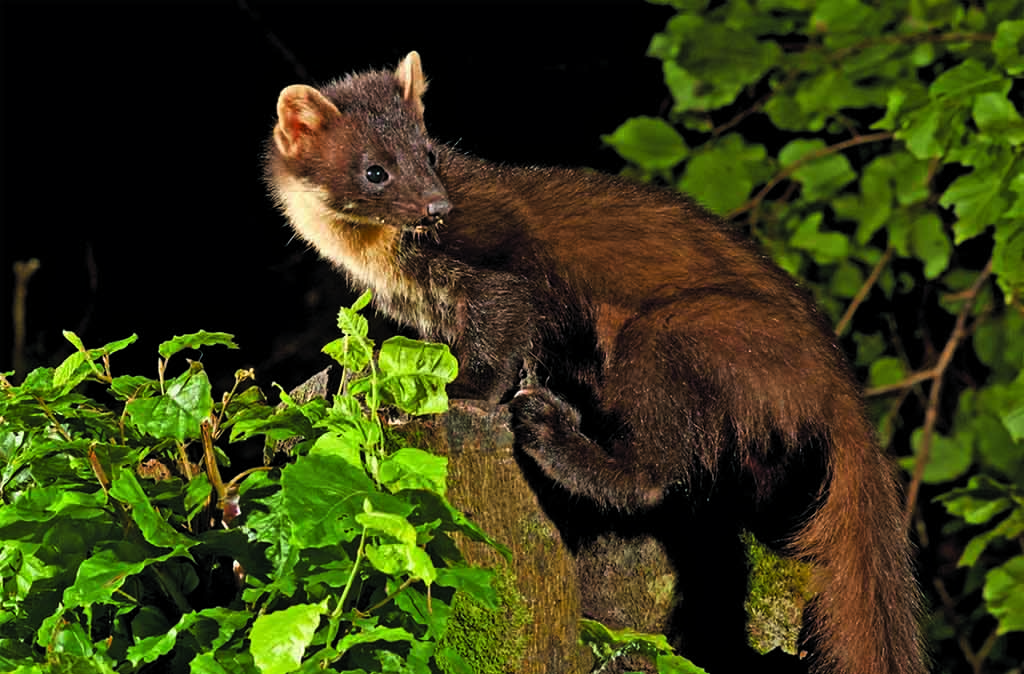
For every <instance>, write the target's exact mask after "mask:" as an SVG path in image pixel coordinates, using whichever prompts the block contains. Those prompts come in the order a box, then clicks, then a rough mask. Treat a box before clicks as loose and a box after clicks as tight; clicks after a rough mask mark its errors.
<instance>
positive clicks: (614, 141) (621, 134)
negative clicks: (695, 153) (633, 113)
mask: <svg viewBox="0 0 1024 674" xmlns="http://www.w3.org/2000/svg"><path fill="white" fill-rule="evenodd" d="M601 140H603V141H604V142H605V143H607V144H608V145H610V146H612V148H614V149H615V151H616V152H618V153H619V155H620V156H621V157H622V158H623V159H625V160H627V161H630V162H633V163H634V164H636V165H637V166H640V167H642V168H644V169H647V170H650V171H666V170H670V169H672V168H674V167H675V166H676V165H677V164H679V162H681V161H683V160H684V159H685V158H686V156H687V155H688V154H689V148H688V147H687V146H686V143H685V142H684V141H683V137H682V136H680V135H679V132H678V131H676V130H675V129H674V128H672V126H671V125H669V124H668V122H666V121H665V120H663V119H660V118H657V117H633V118H632V119H628V120H626V121H625V122H624V123H623V124H622V125H621V126H619V128H617V129H616V130H615V131H613V132H612V133H610V134H606V135H604V136H601Z"/></svg>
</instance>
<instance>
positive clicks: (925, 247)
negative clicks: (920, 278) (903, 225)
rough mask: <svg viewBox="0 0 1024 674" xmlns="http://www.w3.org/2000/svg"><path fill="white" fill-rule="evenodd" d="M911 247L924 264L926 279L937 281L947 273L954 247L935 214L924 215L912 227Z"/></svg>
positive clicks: (915, 220)
mask: <svg viewBox="0 0 1024 674" xmlns="http://www.w3.org/2000/svg"><path fill="white" fill-rule="evenodd" d="M910 246H911V248H912V249H913V251H914V254H915V255H916V256H917V258H918V259H919V260H921V262H923V263H924V277H925V278H926V279H929V280H931V279H936V278H938V277H939V276H941V275H942V273H943V272H945V271H946V268H947V267H948V266H949V259H950V257H951V256H952V255H953V245H952V243H950V241H949V237H948V236H946V231H945V228H944V227H943V224H942V220H941V219H940V218H939V216H938V215H936V214H935V213H922V214H921V215H919V216H918V217H917V218H915V219H914V220H913V222H912V223H911V225H910Z"/></svg>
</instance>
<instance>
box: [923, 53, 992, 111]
mask: <svg viewBox="0 0 1024 674" xmlns="http://www.w3.org/2000/svg"><path fill="white" fill-rule="evenodd" d="M1010 84H1011V83H1010V80H1008V79H1007V78H1006V77H1004V76H1003V75H1002V74H1001V73H998V72H996V71H993V70H989V69H988V68H986V67H985V65H984V64H983V63H981V62H980V61H978V60H977V59H973V58H969V59H966V60H965V61H963V62H962V63H959V64H957V65H955V66H953V67H952V68H950V69H949V70H947V71H946V72H944V73H942V74H941V75H939V76H938V77H937V78H935V81H934V82H932V84H931V86H930V87H929V88H928V95H929V96H931V97H932V98H933V99H945V100H949V101H953V102H956V103H959V104H961V105H964V104H967V103H969V102H970V101H971V100H972V97H973V96H974V95H975V94H980V93H983V92H987V91H999V92H1001V93H1003V94H1004V95H1005V94H1006V92H1007V91H1009V89H1010Z"/></svg>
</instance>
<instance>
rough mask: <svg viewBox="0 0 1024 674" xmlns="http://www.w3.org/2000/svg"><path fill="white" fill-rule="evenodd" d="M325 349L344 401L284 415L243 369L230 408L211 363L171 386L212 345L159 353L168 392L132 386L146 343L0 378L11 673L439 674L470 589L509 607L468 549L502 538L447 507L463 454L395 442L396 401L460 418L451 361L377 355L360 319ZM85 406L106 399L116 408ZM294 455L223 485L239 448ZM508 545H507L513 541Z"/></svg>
mask: <svg viewBox="0 0 1024 674" xmlns="http://www.w3.org/2000/svg"><path fill="white" fill-rule="evenodd" d="M368 301H369V296H368V295H366V296H364V297H362V298H360V300H359V301H358V302H357V303H356V305H355V306H354V307H353V308H352V309H343V310H342V311H341V313H340V315H339V321H338V322H339V327H340V328H341V329H342V332H343V333H344V336H343V337H342V338H340V339H339V340H338V341H336V342H334V343H332V344H331V345H329V346H328V347H327V349H326V350H327V351H328V352H329V353H330V354H331V355H332V356H333V357H335V358H336V359H337V360H338V361H339V362H341V363H342V364H343V365H344V366H345V367H346V368H347V370H346V373H345V375H344V378H343V382H342V386H341V388H340V390H339V391H338V392H337V393H336V394H335V395H334V396H333V397H332V398H331V400H325V399H324V398H322V397H320V398H312V399H310V400H308V401H306V402H302V403H299V402H296V401H295V400H293V399H292V397H291V396H289V395H287V394H285V393H284V392H282V393H281V399H282V403H281V404H280V405H279V406H277V407H272V406H270V405H268V404H267V403H266V402H265V400H264V396H263V393H262V392H261V391H260V390H259V389H258V388H257V387H255V386H251V387H249V388H245V389H244V390H243V389H242V384H243V383H245V382H246V381H247V380H249V379H252V378H253V373H252V371H240V372H238V373H237V374H236V377H235V386H234V388H233V389H232V390H231V391H229V392H227V393H225V394H224V395H223V396H221V397H220V399H219V400H216V399H215V398H214V396H213V393H212V391H211V385H210V380H209V378H208V377H207V374H206V371H205V369H204V367H203V366H202V365H200V364H199V363H197V362H192V361H190V362H189V363H188V364H187V367H183V368H181V369H182V371H181V372H180V373H179V374H176V375H173V376H172V369H171V366H170V365H169V363H170V362H171V360H172V358H173V356H175V355H176V354H177V353H179V352H180V351H183V350H185V349H195V348H199V347H205V346H211V345H222V346H226V347H229V348H234V344H233V342H232V341H231V337H230V335H226V334H223V333H208V332H200V333H196V334H192V335H187V336H184V337H176V338H174V339H172V340H170V341H167V342H164V343H163V344H161V345H160V347H159V351H160V360H159V367H158V372H157V375H158V376H157V378H156V379H150V378H146V377H141V376H133V375H115V374H114V371H113V369H112V366H111V356H112V355H113V354H115V353H116V352H117V351H119V350H121V349H124V348H126V347H127V346H129V345H130V344H131V343H132V342H133V341H135V337H134V336H132V337H129V338H127V339H124V340H120V341H117V342H113V343H111V344H107V345H105V346H103V347H100V348H98V349H87V348H86V347H85V346H84V345H83V344H82V343H81V341H80V340H79V339H78V337H76V336H75V335H74V334H71V333H66V336H67V338H68V339H69V340H70V341H71V342H72V344H74V346H75V347H76V351H75V353H73V354H72V355H71V356H70V357H69V358H67V359H66V360H65V361H64V362H63V363H61V364H60V365H59V366H57V367H56V368H40V369H37V370H35V371H33V372H31V373H29V374H28V376H27V377H26V378H25V380H24V382H23V383H22V384H21V385H18V386H15V385H13V384H11V383H10V381H9V380H8V376H9V374H8V375H7V376H4V377H2V378H0V423H2V425H3V432H2V434H0V456H2V458H3V465H2V469H0V470H2V472H0V498H2V501H0V541H2V545H3V547H2V553H0V569H2V577H3V599H2V604H0V629H2V632H0V669H3V670H5V671H22V672H49V671H52V672H56V671H75V672H113V671H115V670H116V671H118V672H121V673H124V672H136V671H154V669H156V670H158V671H192V672H233V673H235V672H263V673H267V674H269V673H277V672H289V671H314V670H318V669H321V668H322V667H324V666H326V665H331V666H333V667H334V668H335V669H338V670H341V671H351V672H356V671H360V672H382V671H389V672H431V671H437V664H436V660H435V656H442V655H443V656H444V657H445V658H447V659H448V660H457V659H458V658H459V657H460V656H459V654H458V653H456V652H455V651H454V650H452V649H451V648H450V647H449V648H448V649H447V650H446V652H444V653H443V654H442V653H440V652H435V650H436V649H437V644H438V641H439V640H440V639H441V638H442V637H443V636H444V635H445V634H446V631H447V626H448V621H449V616H450V615H451V600H452V596H453V594H454V592H455V591H458V592H459V593H460V594H464V595H465V596H467V597H469V598H471V599H472V600H473V601H475V602H477V603H479V604H480V605H482V606H486V607H489V608H492V609H495V608H497V607H498V602H497V594H496V592H495V590H494V589H493V588H492V587H491V584H490V581H491V572H489V571H486V570H483V569H476V568H471V567H468V566H467V565H466V564H464V563H463V562H462V558H461V555H460V554H459V552H458V550H457V549H456V547H455V545H454V543H453V541H452V538H451V534H452V533H453V532H462V533H463V534H465V535H467V536H469V537H470V538H471V539H473V540H478V541H486V542H488V543H491V544H492V545H496V544H494V543H493V542H492V541H490V540H489V539H488V538H487V537H486V535H484V534H483V533H482V532H481V531H480V530H479V529H477V527H475V526H474V525H473V524H472V523H471V522H469V521H468V520H467V519H466V518H465V517H464V516H463V515H462V514H461V513H459V512H458V511H456V510H454V509H453V508H452V506H451V505H450V504H449V503H448V502H447V500H445V498H444V492H445V479H446V470H447V467H446V460H445V459H444V458H442V457H437V456H434V455H431V454H428V453H426V452H424V451H422V450H420V449H416V448H412V447H404V446H398V447H397V448H396V447H391V446H389V441H388V435H387V432H386V429H385V428H384V426H383V425H382V422H381V420H380V406H381V405H382V404H385V403H386V404H393V405H396V406H398V407H399V408H400V409H402V410H404V411H406V412H409V413H413V414H422V413H427V412H433V411H437V410H441V409H445V408H446V406H447V398H446V397H445V393H444V390H445V389H444V386H445V384H446V383H447V382H449V381H451V380H452V379H453V378H454V377H455V374H456V364H455V361H454V358H453V357H452V356H451V354H449V353H448V351H447V349H446V348H445V347H439V346H438V345H432V344H424V343H421V342H415V341H412V340H407V339H392V340H388V341H386V342H384V343H383V344H382V346H381V350H380V356H379V359H377V360H375V359H374V358H373V357H372V356H373V344H372V342H370V340H368V339H367V337H366V321H365V320H364V319H363V318H362V316H360V315H359V314H358V313H357V311H358V309H360V308H362V307H363V306H365V304H366V303H367V302H368ZM86 391H89V392H93V391H95V392H96V393H103V394H104V396H103V399H102V400H101V399H97V398H93V397H90V396H89V395H87V393H86ZM295 436H300V437H301V438H302V440H301V442H298V443H297V444H296V443H294V442H293V443H292V444H293V446H292V448H291V450H292V452H293V453H294V454H295V456H294V458H293V460H291V461H288V462H286V465H284V466H283V467H262V466H261V467H257V468H254V469H250V470H247V471H244V472H241V473H239V474H238V475H237V476H235V477H234V478H233V479H232V480H230V481H229V482H227V483H224V482H223V481H222V479H221V477H220V470H221V467H223V466H227V465H228V457H227V455H226V454H225V453H224V452H222V451H221V449H220V447H219V446H218V445H219V444H221V443H224V442H227V443H228V444H233V443H242V442H245V441H247V440H250V439H253V438H255V439H256V440H257V441H259V442H264V443H267V444H270V445H276V444H277V443H278V442H279V441H281V440H285V439H289V438H293V437H295ZM499 548H500V546H499Z"/></svg>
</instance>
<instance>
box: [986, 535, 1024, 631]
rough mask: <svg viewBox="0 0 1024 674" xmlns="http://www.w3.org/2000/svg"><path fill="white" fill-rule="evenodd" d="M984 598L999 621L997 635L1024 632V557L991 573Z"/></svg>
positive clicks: (1009, 562) (1017, 558) (1018, 556)
mask: <svg viewBox="0 0 1024 674" xmlns="http://www.w3.org/2000/svg"><path fill="white" fill-rule="evenodd" d="M982 596H984V598H985V604H986V605H987V606H988V610H989V612H990V613H991V614H992V615H993V616H994V617H995V618H996V620H997V621H999V628H998V629H997V633H999V634H1006V633H1007V632H1021V631H1024V555H1017V556H1016V557H1013V558H1012V559H1010V560H1009V561H1008V562H1006V563H1005V564H1003V565H1001V566H997V567H996V568H994V569H992V570H991V571H989V572H988V574H986V576H985V588H984V590H983V591H982Z"/></svg>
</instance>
